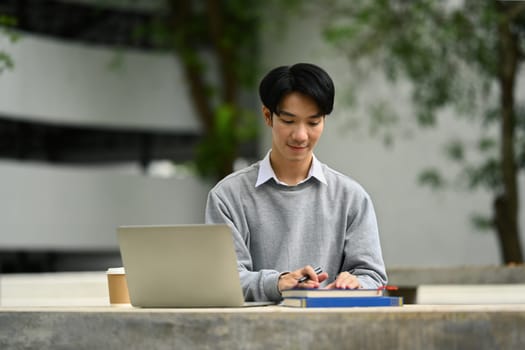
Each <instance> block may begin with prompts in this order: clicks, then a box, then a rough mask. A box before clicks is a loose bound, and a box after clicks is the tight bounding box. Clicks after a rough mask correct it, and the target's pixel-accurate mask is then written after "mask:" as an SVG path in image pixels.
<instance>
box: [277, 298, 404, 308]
mask: <svg viewBox="0 0 525 350" xmlns="http://www.w3.org/2000/svg"><path fill="white" fill-rule="evenodd" d="M281 305H283V306H290V307H303V308H308V307H371V306H403V298H402V297H388V296H366V297H333V298H326V297H321V298H315V297H310V298H284V299H283V301H282V302H281Z"/></svg>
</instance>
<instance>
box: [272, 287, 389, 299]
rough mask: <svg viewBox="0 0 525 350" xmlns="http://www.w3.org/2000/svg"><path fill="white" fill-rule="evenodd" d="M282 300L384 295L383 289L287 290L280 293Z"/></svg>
mask: <svg viewBox="0 0 525 350" xmlns="http://www.w3.org/2000/svg"><path fill="white" fill-rule="evenodd" d="M281 294H282V296H283V298H307V297H315V298H336V297H337V298H342V297H344V298H351V297H372V296H376V297H377V296H382V295H384V288H380V289H316V288H313V289H300V288H297V289H288V290H283V291H282V292H281Z"/></svg>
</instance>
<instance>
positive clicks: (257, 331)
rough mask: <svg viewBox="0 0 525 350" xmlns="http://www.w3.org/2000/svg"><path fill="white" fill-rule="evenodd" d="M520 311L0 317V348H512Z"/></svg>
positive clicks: (62, 311)
mask: <svg viewBox="0 0 525 350" xmlns="http://www.w3.org/2000/svg"><path fill="white" fill-rule="evenodd" d="M523 329H525V305H516V306H513V307H509V306H468V307H465V306H462V307H459V306H456V307H454V306H452V307H451V306H421V305H408V306H404V307H399V308H397V307H396V308H357V309H319V310H297V309H289V308H283V307H279V306H272V307H263V308H250V309H202V310H195V309H191V310H190V309H181V310H174V309H155V310H152V309H131V308H130V309H127V310H119V309H112V308H110V307H107V308H102V307H101V308H83V309H75V308H70V309H67V308H40V309H37V308H32V309H31V308H29V309H20V308H19V309H16V308H10V309H4V310H1V311H0V348H2V349H19V348H26V349H28V348H31V349H33V348H34V349H61V348H75V349H96V348H102V349H324V348H335V349H347V348H356V349H359V348H363V349H381V348H383V349H384V348H389V349H392V348H394V349H518V348H523V346H524V345H525V332H523Z"/></svg>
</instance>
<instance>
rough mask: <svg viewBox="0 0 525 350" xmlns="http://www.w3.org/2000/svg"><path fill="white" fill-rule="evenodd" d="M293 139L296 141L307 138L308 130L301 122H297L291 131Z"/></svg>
mask: <svg viewBox="0 0 525 350" xmlns="http://www.w3.org/2000/svg"><path fill="white" fill-rule="evenodd" d="M292 137H293V139H294V140H295V141H298V142H302V141H306V140H308V131H307V129H306V126H304V125H302V124H298V125H297V126H296V127H295V128H294V131H293V135H292Z"/></svg>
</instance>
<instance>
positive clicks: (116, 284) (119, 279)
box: [106, 267, 131, 306]
mask: <svg viewBox="0 0 525 350" xmlns="http://www.w3.org/2000/svg"><path fill="white" fill-rule="evenodd" d="M106 275H107V278H108V291H109V304H110V305H111V306H131V304H130V300H129V292H128V283H127V281H126V271H125V270H124V268H123V267H112V268H109V269H108V270H107V272H106Z"/></svg>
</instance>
